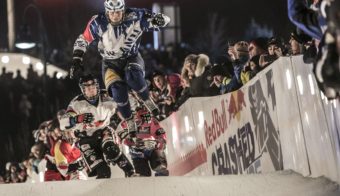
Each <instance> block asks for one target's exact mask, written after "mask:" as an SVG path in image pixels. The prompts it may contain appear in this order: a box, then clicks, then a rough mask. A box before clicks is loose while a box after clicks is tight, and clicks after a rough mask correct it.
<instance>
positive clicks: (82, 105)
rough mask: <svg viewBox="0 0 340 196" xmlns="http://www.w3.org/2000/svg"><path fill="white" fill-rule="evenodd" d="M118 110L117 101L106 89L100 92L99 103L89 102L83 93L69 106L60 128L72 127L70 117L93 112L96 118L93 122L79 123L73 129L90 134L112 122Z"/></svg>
mask: <svg viewBox="0 0 340 196" xmlns="http://www.w3.org/2000/svg"><path fill="white" fill-rule="evenodd" d="M115 111H116V103H115V102H114V101H113V100H112V98H111V97H109V96H108V95H107V93H106V92H105V91H102V92H100V96H99V100H98V104H96V105H93V104H91V103H89V102H88V101H87V100H86V99H85V97H84V96H83V95H79V96H77V97H76V98H74V99H73V100H72V101H71V103H70V104H69V106H68V108H67V112H66V114H65V115H64V116H63V117H62V118H61V120H60V129H61V130H66V129H67V128H68V127H70V117H72V116H77V115H80V114H84V113H91V114H92V115H93V117H94V120H93V121H92V122H91V123H78V124H76V125H75V126H74V127H72V128H71V129H72V130H79V131H80V132H86V134H87V135H88V136H92V134H93V133H94V132H95V131H97V130H99V129H103V128H105V127H107V126H108V125H109V124H110V118H111V116H113V115H114V113H115Z"/></svg>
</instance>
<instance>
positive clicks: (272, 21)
mask: <svg viewBox="0 0 340 196" xmlns="http://www.w3.org/2000/svg"><path fill="white" fill-rule="evenodd" d="M5 1H6V0H2V1H1V3H0V9H1V10H0V18H1V21H0V36H1V40H0V41H1V42H0V47H1V48H4V47H6V45H7V43H6V42H7V38H6V35H7V26H6V25H7V22H6V14H7V13H6V2H5ZM14 2H15V11H16V27H17V28H18V27H19V25H20V24H21V23H22V12H23V9H24V7H25V6H26V5H27V4H29V3H30V2H32V0H14ZM36 2H37V4H38V5H39V6H40V7H41V8H42V10H43V17H44V23H45V25H46V28H47V32H48V37H49V41H50V44H51V46H52V47H54V48H60V47H63V46H64V45H65V42H66V40H67V39H71V40H74V39H75V38H76V36H77V35H78V34H79V33H81V32H82V31H83V29H84V27H85V25H86V23H87V21H88V20H89V19H90V18H91V16H92V15H94V14H96V13H97V12H98V11H100V10H102V9H103V3H102V2H103V0H101V1H98V0H36ZM153 2H156V1H155V0H126V4H127V5H128V6H130V7H146V8H151V5H152V3H153ZM158 2H176V3H177V4H178V5H179V6H180V8H181V16H182V18H181V22H182V35H183V41H187V42H190V41H191V38H192V37H193V35H195V34H196V33H197V32H199V31H201V30H202V29H203V28H204V27H205V26H204V25H201V24H207V23H208V18H207V17H208V15H209V14H210V13H214V12H216V13H218V14H219V16H220V17H221V18H224V19H225V21H226V27H227V28H226V32H227V34H226V36H230V37H233V38H237V39H242V38H243V37H244V33H245V32H244V31H245V29H246V27H247V25H248V24H249V23H250V21H251V18H254V19H255V20H256V22H257V23H260V24H261V25H267V26H269V27H270V28H272V29H273V30H274V34H275V35H278V36H283V37H287V36H288V35H289V32H290V31H291V30H292V28H293V26H292V25H291V24H290V22H289V20H288V17H287V8H286V7H287V6H286V0H275V1H270V0H257V1H254V0H209V1H207V0H172V1H171V0H158ZM27 18H28V21H29V24H31V25H32V26H33V27H32V28H33V29H32V31H33V33H35V34H37V22H36V21H37V17H36V15H35V13H34V12H32V11H31V12H29V13H28V14H27Z"/></svg>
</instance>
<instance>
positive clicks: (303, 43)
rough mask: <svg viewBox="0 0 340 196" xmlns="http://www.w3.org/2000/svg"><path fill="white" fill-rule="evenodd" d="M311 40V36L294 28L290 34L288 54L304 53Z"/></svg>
mask: <svg viewBox="0 0 340 196" xmlns="http://www.w3.org/2000/svg"><path fill="white" fill-rule="evenodd" d="M311 42H312V38H311V37H310V36H308V35H307V34H305V33H304V32H303V31H301V30H299V29H296V30H295V31H293V32H292V33H291V34H290V40H289V43H290V54H291V55H300V54H302V53H304V51H305V50H306V47H307V46H309V45H310V44H311Z"/></svg>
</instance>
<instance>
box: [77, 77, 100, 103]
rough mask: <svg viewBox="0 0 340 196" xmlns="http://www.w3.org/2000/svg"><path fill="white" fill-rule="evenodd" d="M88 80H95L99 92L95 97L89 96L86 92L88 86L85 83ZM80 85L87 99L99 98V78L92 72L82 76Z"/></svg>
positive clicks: (95, 99)
mask: <svg viewBox="0 0 340 196" xmlns="http://www.w3.org/2000/svg"><path fill="white" fill-rule="evenodd" d="M88 81H93V83H94V85H96V88H97V94H96V95H95V96H93V97H88V96H86V94H85V86H86V85H85V83H86V82H88ZM79 87H80V90H81V92H82V93H83V95H84V97H85V99H87V100H88V101H97V100H98V97H99V93H100V88H99V83H98V80H97V78H95V77H94V76H93V75H92V74H87V75H84V76H82V77H80V79H79Z"/></svg>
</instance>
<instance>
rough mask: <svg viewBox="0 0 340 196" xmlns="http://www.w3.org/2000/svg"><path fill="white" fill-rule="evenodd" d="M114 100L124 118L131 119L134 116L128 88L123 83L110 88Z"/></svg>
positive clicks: (117, 83)
mask: <svg viewBox="0 0 340 196" xmlns="http://www.w3.org/2000/svg"><path fill="white" fill-rule="evenodd" d="M110 90H111V95H112V98H113V100H114V101H115V102H116V103H117V109H118V111H119V112H120V113H121V114H122V116H123V118H129V117H130V116H131V114H132V112H131V107H130V103H129V95H128V90H129V89H128V86H127V84H125V83H123V82H115V83H113V84H111V86H110Z"/></svg>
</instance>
